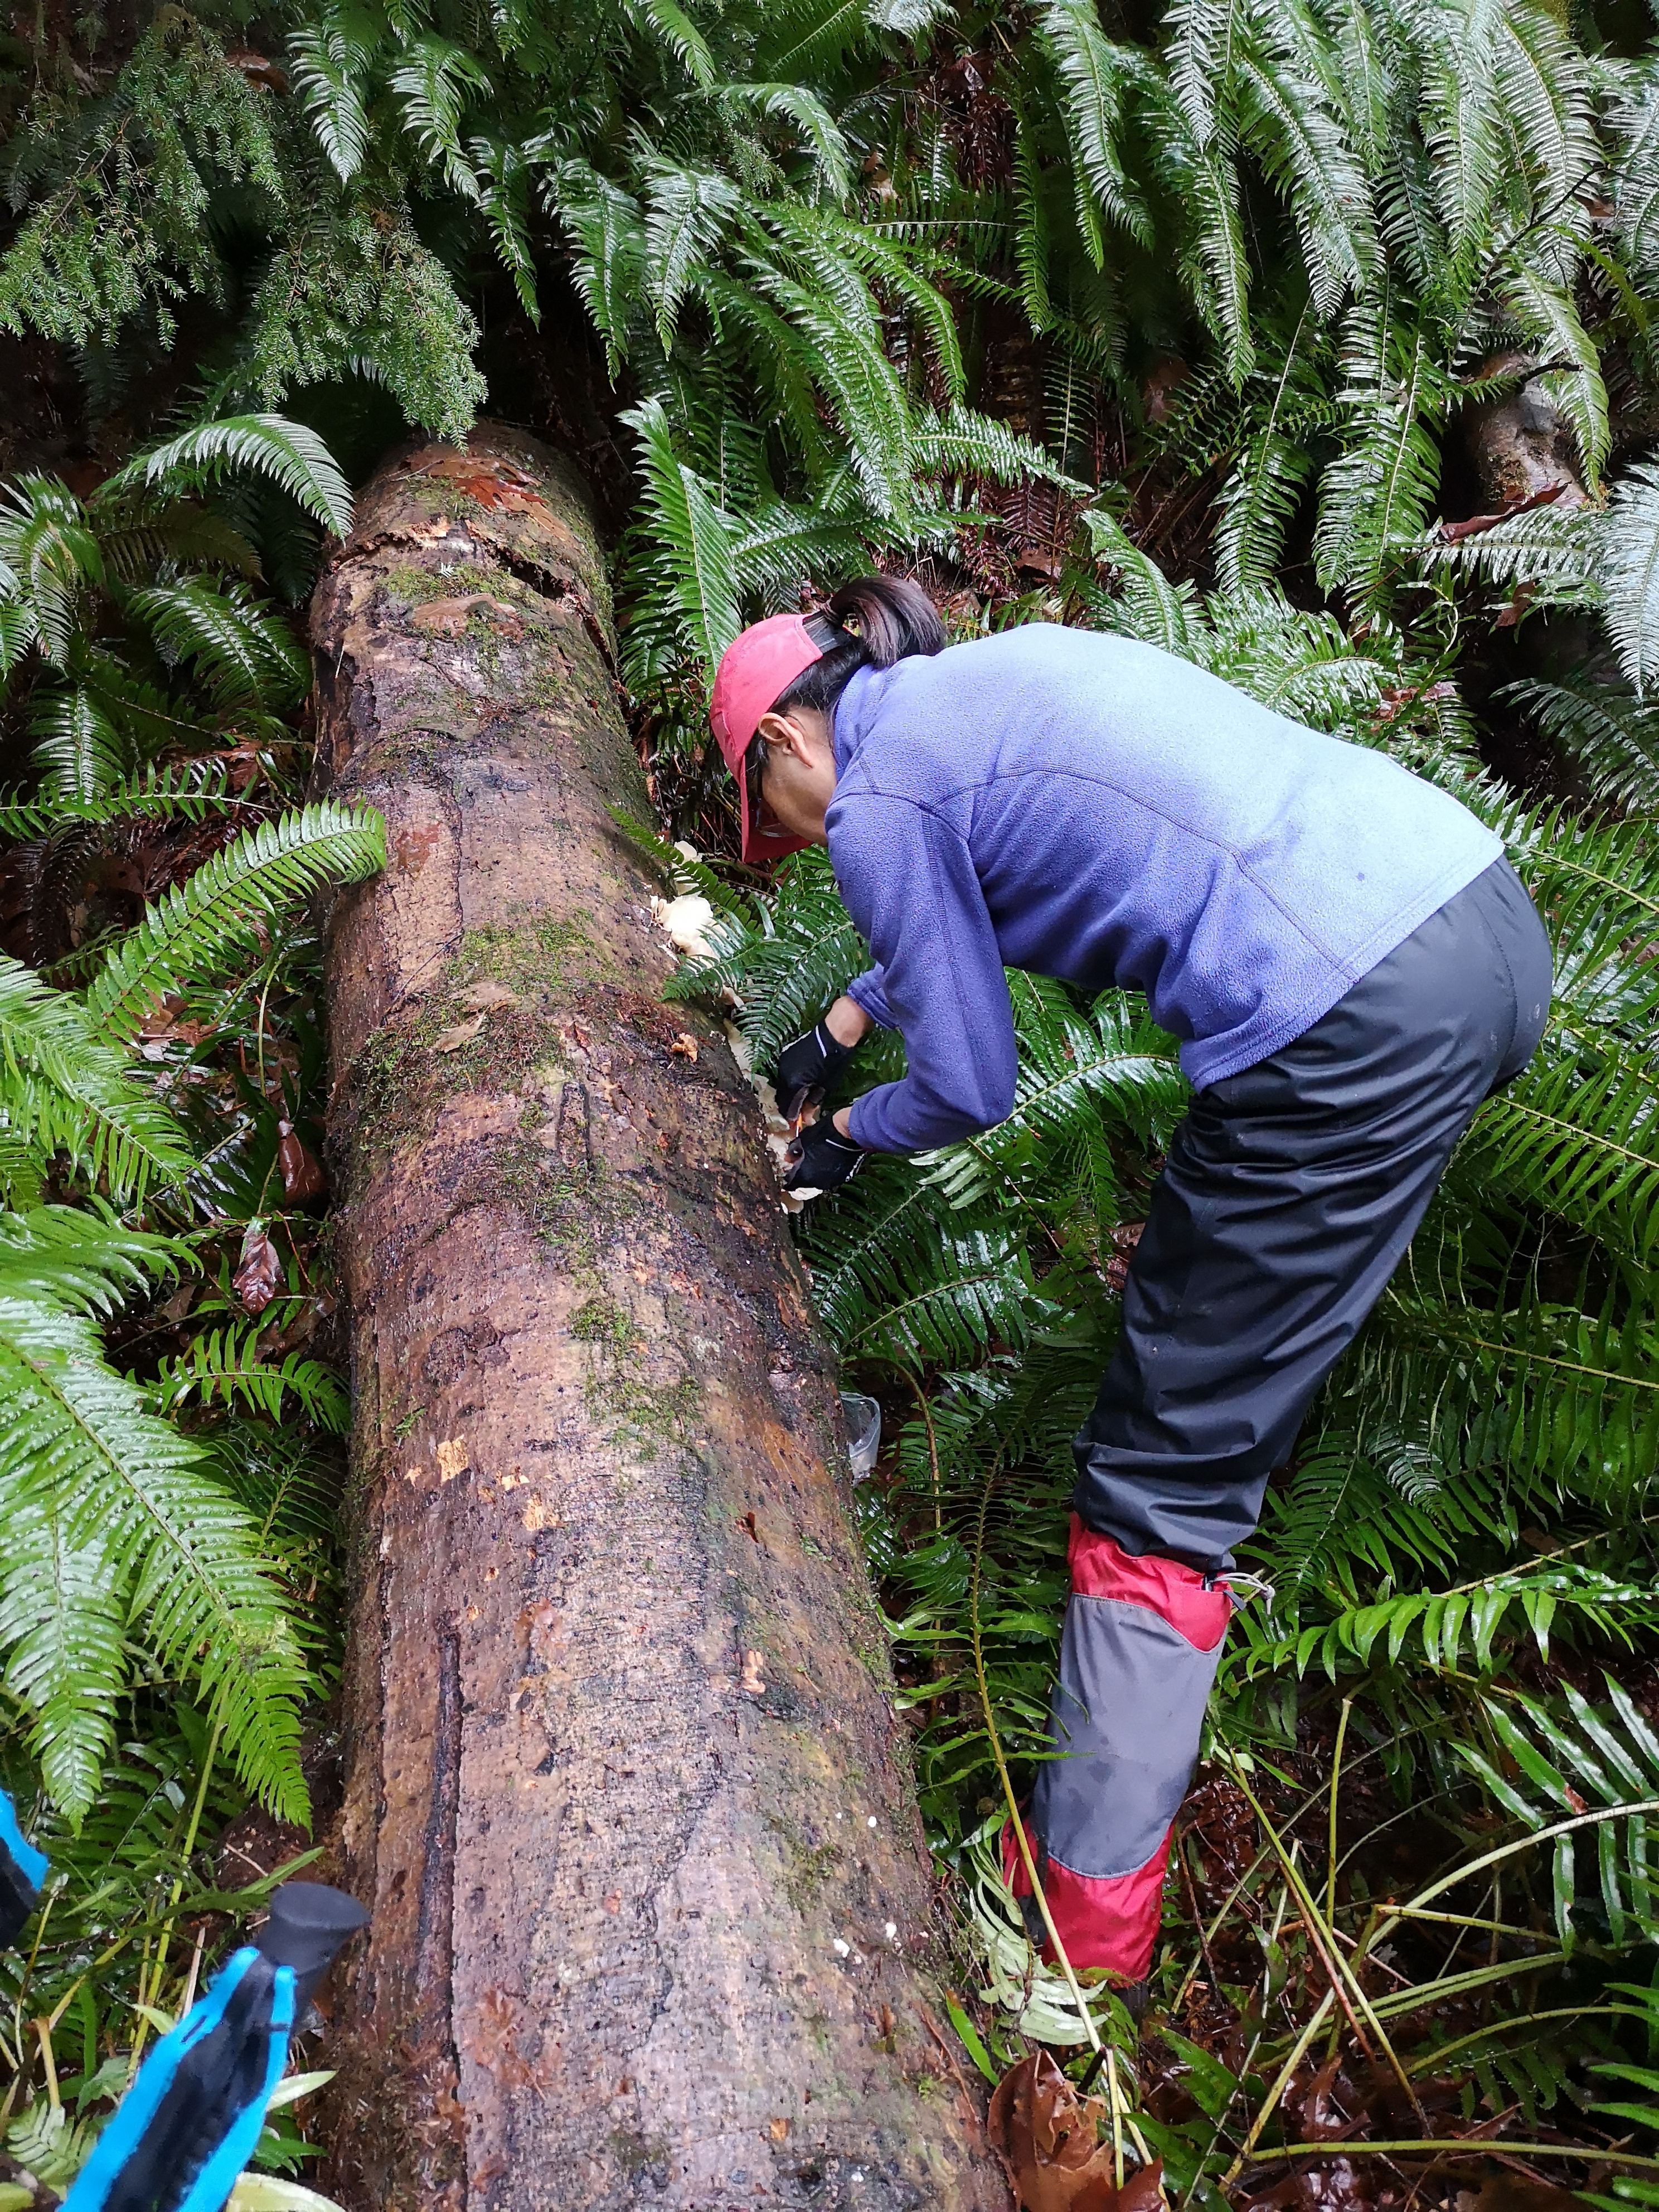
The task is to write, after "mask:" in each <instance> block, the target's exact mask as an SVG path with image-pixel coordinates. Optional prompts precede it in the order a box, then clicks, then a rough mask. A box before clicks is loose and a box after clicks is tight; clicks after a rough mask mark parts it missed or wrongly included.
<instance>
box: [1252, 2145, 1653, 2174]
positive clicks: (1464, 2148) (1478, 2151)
mask: <svg viewBox="0 0 1659 2212" xmlns="http://www.w3.org/2000/svg"><path fill="white" fill-rule="evenodd" d="M1407 2151H1416V2152H1417V2153H1418V2154H1419V2155H1421V2154H1422V2153H1424V2152H1425V2151H1427V2152H1430V2153H1431V2154H1433V2156H1435V2157H1436V2158H1490V2157H1491V2156H1492V2154H1493V2152H1494V2151H1501V2152H1504V2153H1507V2154H1509V2155H1510V2156H1511V2157H1515V2158H1576V2159H1578V2160H1582V2162H1583V2164H1585V2165H1586V2166H1603V2165H1606V2166H1639V2167H1640V2168H1641V2169H1642V2171H1643V2172H1644V2173H1659V2158H1646V2157H1644V2156H1642V2155H1640V2154H1638V2152H1636V2151H1631V2150H1608V2149H1607V2148H1604V2147H1603V2146H1602V2145H1601V2144H1600V2143H1536V2142H1510V2140H1509V2138H1508V2136H1480V2137H1478V2138H1477V2139H1476V2140H1474V2141H1473V2142H1466V2141H1464V2140H1463V2139H1462V2138H1461V2137H1459V2136H1430V2137H1429V2138H1428V2139H1427V2140H1426V2141H1425V2140H1423V2139H1422V2138H1421V2137H1419V2138H1417V2139H1415V2140H1413V2138H1412V2137H1411V2136H1405V2137H1403V2138H1401V2140H1400V2141H1398V2142H1375V2141H1369V2140H1367V2139H1365V2138H1364V2137H1358V2136H1357V2137H1354V2138H1352V2139H1350V2138H1348V2137H1346V2136H1345V2137H1344V2138H1343V2142H1342V2154H1343V2156H1344V2157H1345V2158H1346V2157H1349V2156H1355V2157H1358V2156H1364V2157H1366V2158H1397V2157H1399V2156H1401V2154H1403V2153H1405V2152H1407ZM1330 2154H1331V2146H1330V2144H1329V2143H1328V2142H1322V2143H1285V2144H1283V2145H1281V2146H1280V2148H1279V2149H1278V2150H1275V2151H1273V2152H1271V2153H1270V2154H1269V2156H1270V2158H1272V2159H1273V2160H1278V2159H1281V2158H1312V2157H1319V2158H1328V2157H1329V2156H1330ZM1235 2170H1236V2169H1235ZM1231 2178H1232V2177H1231V2175H1229V2177H1228V2179H1231ZM1224 2187H1225V2183H1224Z"/></svg>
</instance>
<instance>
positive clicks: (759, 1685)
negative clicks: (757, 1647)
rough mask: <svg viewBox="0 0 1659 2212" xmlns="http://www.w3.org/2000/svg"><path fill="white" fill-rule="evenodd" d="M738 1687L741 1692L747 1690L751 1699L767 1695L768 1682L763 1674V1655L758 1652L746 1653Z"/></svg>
mask: <svg viewBox="0 0 1659 2212" xmlns="http://www.w3.org/2000/svg"><path fill="white" fill-rule="evenodd" d="M738 1688H739V1689H740V1690H747V1691H748V1692H749V1694H750V1697H751V1698H759V1697H763V1696H764V1695H765V1693H766V1680H765V1677H764V1676H763V1674H762V1673H761V1655H760V1653H759V1652H758V1651H745V1652H744V1655H743V1673H742V1674H741V1676H740V1677H739V1678H738Z"/></svg>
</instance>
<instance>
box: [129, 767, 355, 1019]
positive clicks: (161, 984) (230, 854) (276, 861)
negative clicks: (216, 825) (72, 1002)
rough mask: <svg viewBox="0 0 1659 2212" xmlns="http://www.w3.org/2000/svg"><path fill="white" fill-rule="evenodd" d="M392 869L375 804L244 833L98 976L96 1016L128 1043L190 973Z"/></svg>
mask: <svg viewBox="0 0 1659 2212" xmlns="http://www.w3.org/2000/svg"><path fill="white" fill-rule="evenodd" d="M385 865H386V832H385V825H384V824H383V823H382V822H381V820H380V816H379V815H378V814H376V813H375V812H374V810H373V809H372V808H369V807H356V806H343V805H339V804H338V803H337V801H335V800H332V799H325V800H322V801H320V802H319V803H318V804H317V805H312V806H307V807H305V808H303V809H302V810H301V811H300V812H298V813H295V814H285V815H283V816H282V817H281V818H280V819H279V820H277V821H275V822H264V823H261V824H260V825H259V827H258V829H249V830H246V831H244V833H243V834H242V836H240V837H239V838H237V840H236V841H235V842H234V844H232V845H228V846H227V847H226V848H224V850H223V851H222V852H220V853H216V854H215V855H214V857H213V858H212V860H209V861H208V862H207V863H206V864H205V866H203V867H200V868H198V869H197V872H196V873H195V874H194V875H193V876H191V878H189V879H188V881H186V882H185V883H183V884H175V885H174V887H173V890H170V891H168V892H167V895H166V896H165V897H164V898H162V899H161V900H159V901H158V902H156V903H155V905H154V906H152V907H151V908H149V911H148V912H147V914H146V915H145V916H144V919H143V921H142V922H140V923H139V925H138V927H137V929H135V930H134V931H133V932H132V933H131V935H130V936H129V937H127V938H126V939H125V940H124V941H123V943H122V944H121V945H119V946H118V949H117V950H116V951H114V952H113V953H112V954H111V956H110V957H109V958H108V960H107V961H106V963H104V966H103V968H102V969H100V972H99V974H98V975H97V976H96V977H95V978H94V981H93V984H92V987H91V989H90V990H89V991H88V994H87V1005H88V1011H89V1012H90V1013H91V1014H92V1016H93V1018H94V1020H95V1021H97V1022H98V1023H99V1024H100V1025H101V1026H102V1027H103V1028H104V1030H106V1032H107V1033H108V1034H109V1035H110V1036H115V1037H120V1038H125V1037H130V1036H132V1035H133V1034H134V1033H135V1032H136V1030H137V1026H138V1024H139V1023H140V1022H141V1021H142V1020H143V1018H144V1015H145V1014H146V1013H147V1012H149V1009H150V1007H151V1006H154V1005H155V1001H156V1000H157V999H158V998H159V997H160V996H161V994H162V993H163V992H164V991H168V990H176V989H177V988H178V986H179V979H180V978H181V977H182V976H183V975H186V974H193V975H204V974H206V975H211V974H213V973H215V972H216V971H217V970H218V969H220V968H222V965H223V964H224V963H226V962H227V961H229V960H231V959H233V958H234V957H237V956H238V955H239V954H240V953H242V952H243V951H246V950H247V949H248V948H250V947H252V945H256V944H257V943H258V939H259V935H260V933H261V931H262V930H263V929H264V928H265V927H267V926H268V925H270V924H271V923H274V922H276V921H279V920H280V919H281V918H282V917H283V915H285V914H286V913H287V911H288V909H289V908H290V907H292V906H293V904H294V903H295V901H297V900H299V899H301V898H303V897H305V896H307V895H308V894H309V893H311V892H313V891H315V890H321V889H323V888H324V887H325V885H326V884H332V883H361V882H362V881H363V880H364V878H367V877H368V876H372V875H374V874H375V873H376V872H378V871H379V870H380V869H381V868H383V867H384V866H385Z"/></svg>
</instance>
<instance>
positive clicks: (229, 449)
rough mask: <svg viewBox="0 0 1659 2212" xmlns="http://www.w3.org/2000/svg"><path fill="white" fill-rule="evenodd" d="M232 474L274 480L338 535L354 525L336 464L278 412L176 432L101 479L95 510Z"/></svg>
mask: <svg viewBox="0 0 1659 2212" xmlns="http://www.w3.org/2000/svg"><path fill="white" fill-rule="evenodd" d="M237 475H252V476H258V477H264V478H265V479H266V481H267V482H269V483H274V484H276V485H277V486H278V487H279V489H282V490H283V491H285V492H286V493H287V494H288V495H289V498H290V499H291V500H293V501H295V503H296V504H297V505H299V506H301V507H303V508H304V509H305V511H306V513H307V514H312V515H314V516H315V517H316V519H317V520H318V521H319V522H320V523H321V524H322V526H323V527H324V528H325V530H331V531H332V532H334V534H335V536H336V537H337V538H343V537H344V536H345V535H346V533H347V532H349V529H350V528H351V487H350V485H349V484H348V483H347V482H346V480H345V477H343V475H342V473H341V471H340V468H339V465H338V463H337V461H336V460H335V459H334V456H333V455H332V454H331V453H330V452H329V450H328V447H326V446H325V444H324V443H323V441H322V440H321V439H320V438H319V436H318V435H317V433H316V432H315V431H314V430H313V429H312V428H310V426H309V425H308V424H307V423H304V422H290V421H289V419H288V418H287V417H286V416H282V415H228V416H221V417H220V418H219V419H218V420H217V421H216V422H198V423H197V424H195V425H194V426H193V427H192V428H190V429H188V430H184V431H181V432H180V433H179V435H178V436H177V437H176V438H168V439H167V440H166V441H164V442H163V443H162V444H161V445H159V446H155V447H151V449H150V450H149V453H140V454H139V455H138V456H137V459H133V460H131V461H129V462H128V463H127V465H126V466H125V468H123V469H118V470H117V471H116V472H115V474H114V475H113V476H112V477H106V479H105V481H104V482H103V483H101V484H100V486H99V488H98V490H97V492H96V494H95V495H94V512H96V511H97V510H98V509H100V508H101V507H104V506H105V505H106V504H108V503H112V502H113V501H114V500H115V499H116V497H117V496H118V495H119V494H121V493H124V492H126V491H129V490H131V489H134V488H136V487H137V486H139V485H143V486H144V487H145V488H146V489H149V490H151V491H155V492H161V493H177V492H179V491H181V490H183V491H192V490H195V489H197V488H198V487H199V486H201V485H204V484H210V483H220V482H221V481H222V479H223V478H225V477H229V476H237ZM172 544H173V542H172V541H170V550H171V549H172Z"/></svg>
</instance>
